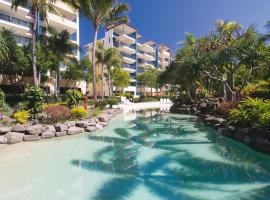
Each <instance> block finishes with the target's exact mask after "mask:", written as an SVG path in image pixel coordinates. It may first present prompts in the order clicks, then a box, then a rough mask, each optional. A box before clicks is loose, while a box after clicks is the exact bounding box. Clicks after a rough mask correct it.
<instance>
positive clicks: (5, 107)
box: [0, 89, 11, 119]
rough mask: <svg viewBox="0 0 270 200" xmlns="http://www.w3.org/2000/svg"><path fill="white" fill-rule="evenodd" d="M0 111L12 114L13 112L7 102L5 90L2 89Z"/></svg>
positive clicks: (0, 91)
mask: <svg viewBox="0 0 270 200" xmlns="http://www.w3.org/2000/svg"><path fill="white" fill-rule="evenodd" d="M0 113H1V114H2V113H5V114H10V113H11V109H10V107H9V105H8V104H7V103H6V95H5V93H4V92H3V90H1V89H0ZM1 118H2V115H1V117H0V119H1Z"/></svg>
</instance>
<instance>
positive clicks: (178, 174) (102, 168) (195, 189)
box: [0, 110, 270, 200]
mask: <svg viewBox="0 0 270 200" xmlns="http://www.w3.org/2000/svg"><path fill="white" fill-rule="evenodd" d="M0 199H1V200H61V199H62V200H92V199H93V200H138V199H139V200H161V199H166V200H174V199H179V200H182V199H183V200H189V199H191V200H201V199H207V200H212V199H213V200H220V199H221V200H222V199H224V200H227V199H229V200H238V199H239V200H240V199H241V200H255V199H256V200H268V199H270V156H267V155H264V154H261V153H258V152H255V151H253V150H251V149H249V148H247V147H245V146H244V145H242V144H239V143H237V142H235V141H233V140H230V139H228V138H224V137H222V136H221V135H220V134H219V133H217V132H216V131H215V130H212V129H210V128H208V127H206V126H205V125H204V124H203V123H202V122H200V121H199V120H198V119H197V118H196V117H193V116H189V115H174V114H169V113H164V112H161V111H159V110H148V111H139V112H130V113H126V114H123V115H121V116H118V117H117V118H115V119H114V120H113V121H112V122H111V124H110V125H109V126H108V127H106V128H105V129H103V130H101V131H100V132H98V133H95V134H82V135H76V136H70V137H65V138H58V139H52V140H44V141H40V142H34V143H21V144H17V145H12V146H0Z"/></svg>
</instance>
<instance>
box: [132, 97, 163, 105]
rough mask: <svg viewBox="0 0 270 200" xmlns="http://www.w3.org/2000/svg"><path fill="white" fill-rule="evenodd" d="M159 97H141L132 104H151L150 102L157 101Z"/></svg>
mask: <svg viewBox="0 0 270 200" xmlns="http://www.w3.org/2000/svg"><path fill="white" fill-rule="evenodd" d="M159 100H160V97H145V96H141V97H140V98H138V99H134V102H136V103H137V102H151V101H159Z"/></svg>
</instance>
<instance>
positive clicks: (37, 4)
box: [11, 0, 59, 85]
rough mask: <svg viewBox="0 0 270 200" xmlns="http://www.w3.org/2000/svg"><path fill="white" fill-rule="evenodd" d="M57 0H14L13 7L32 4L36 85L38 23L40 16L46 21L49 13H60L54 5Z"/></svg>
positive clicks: (33, 59)
mask: <svg viewBox="0 0 270 200" xmlns="http://www.w3.org/2000/svg"><path fill="white" fill-rule="evenodd" d="M54 3H55V0H12V5H11V8H12V9H13V8H15V10H17V8H18V7H19V6H28V5H29V4H30V5H31V8H30V15H31V18H32V22H33V30H32V68H33V82H34V85H38V78H37V67H36V62H37V58H36V39H37V24H39V16H41V17H42V18H44V19H45V20H46V22H48V20H47V13H48V12H54V13H59V12H58V10H57V9H56V8H55V6H54V5H53V4H54Z"/></svg>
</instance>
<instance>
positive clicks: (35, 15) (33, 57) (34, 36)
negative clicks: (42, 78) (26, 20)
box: [32, 11, 38, 86]
mask: <svg viewBox="0 0 270 200" xmlns="http://www.w3.org/2000/svg"><path fill="white" fill-rule="evenodd" d="M37 13H38V11H35V12H34V16H33V33H32V68H33V83H34V85H35V86H38V80H37V66H36V63H37V57H36V30H37V27H36V26H37V21H36V20H37Z"/></svg>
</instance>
